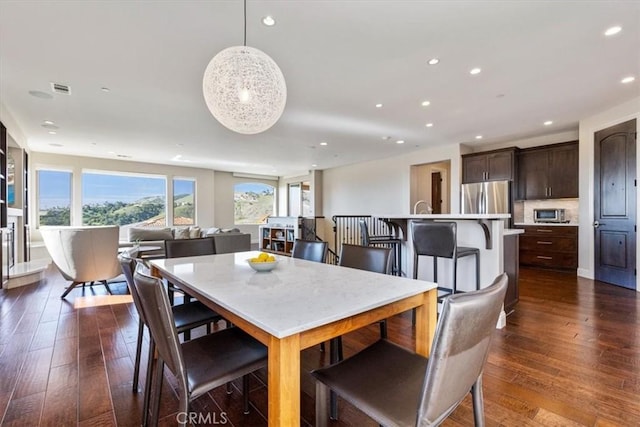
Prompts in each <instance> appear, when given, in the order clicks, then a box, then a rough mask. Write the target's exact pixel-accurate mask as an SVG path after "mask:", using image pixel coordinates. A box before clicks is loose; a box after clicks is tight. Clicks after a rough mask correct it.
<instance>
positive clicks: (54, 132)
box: [49, 130, 58, 135]
mask: <svg viewBox="0 0 640 427" xmlns="http://www.w3.org/2000/svg"><path fill="white" fill-rule="evenodd" d="M56 133H58V132H56V131H55V130H50V131H49V134H50V135H55V134H56Z"/></svg>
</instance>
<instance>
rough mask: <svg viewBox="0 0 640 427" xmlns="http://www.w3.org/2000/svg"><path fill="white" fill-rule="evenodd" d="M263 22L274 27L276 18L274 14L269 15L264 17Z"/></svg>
mask: <svg viewBox="0 0 640 427" xmlns="http://www.w3.org/2000/svg"><path fill="white" fill-rule="evenodd" d="M262 23H263V24H264V25H266V26H267V27H273V26H274V25H276V20H275V19H273V16H270V15H267V16H265V17H264V18H262Z"/></svg>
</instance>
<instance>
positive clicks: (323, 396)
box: [316, 381, 329, 427]
mask: <svg viewBox="0 0 640 427" xmlns="http://www.w3.org/2000/svg"><path fill="white" fill-rule="evenodd" d="M328 391H329V388H328V387H327V386H326V385H324V384H322V383H321V382H320V381H316V427H325V426H326V425H328V424H329V419H328V417H327V394H328Z"/></svg>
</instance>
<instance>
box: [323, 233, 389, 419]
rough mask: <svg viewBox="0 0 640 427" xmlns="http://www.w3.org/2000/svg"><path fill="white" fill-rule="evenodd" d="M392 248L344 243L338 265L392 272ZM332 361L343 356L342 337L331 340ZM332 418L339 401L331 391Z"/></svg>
mask: <svg viewBox="0 0 640 427" xmlns="http://www.w3.org/2000/svg"><path fill="white" fill-rule="evenodd" d="M391 255H392V252H391V248H388V247H376V246H360V245H351V244H348V243H343V244H342V248H341V249H340V258H339V260H338V265H340V266H342V267H349V268H357V269H358V270H366V271H371V272H373V273H381V274H390V273H391ZM378 324H379V325H380V338H387V321H386V320H381V321H380V322H378ZM330 344H331V345H330V350H329V351H330V355H329V361H330V363H336V362H338V361H340V360H342V358H343V352H342V337H336V338H333V339H332V340H331V342H330ZM331 418H333V419H337V418H338V403H337V399H336V396H335V394H334V393H331Z"/></svg>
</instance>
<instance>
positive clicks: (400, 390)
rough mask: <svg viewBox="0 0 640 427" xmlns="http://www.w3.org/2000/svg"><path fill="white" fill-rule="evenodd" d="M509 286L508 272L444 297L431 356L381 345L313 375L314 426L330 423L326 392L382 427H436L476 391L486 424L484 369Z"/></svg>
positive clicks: (478, 421) (479, 419)
mask: <svg viewBox="0 0 640 427" xmlns="http://www.w3.org/2000/svg"><path fill="white" fill-rule="evenodd" d="M507 281H508V279H507V275H506V274H505V273H503V274H501V275H500V276H498V277H497V278H496V279H495V280H494V282H493V283H492V284H491V285H490V286H489V287H487V288H485V289H481V290H479V291H471V292H467V293H463V294H454V295H451V296H449V297H447V298H445V299H444V302H443V306H442V312H441V313H440V318H439V320H438V324H437V326H436V332H435V337H434V340H433V344H432V348H431V354H430V355H429V358H426V357H423V356H421V355H418V354H416V353H414V352H412V351H409V350H407V349H405V348H403V347H400V346H398V345H396V344H393V343H391V342H389V341H387V340H385V339H381V340H378V341H377V342H376V343H374V344H373V345H371V346H369V347H366V348H365V349H364V350H362V351H360V352H359V353H357V354H356V355H354V356H352V357H350V358H348V359H345V360H343V361H341V362H339V363H337V364H334V365H331V366H328V367H325V368H320V369H317V370H315V371H313V372H312V373H311V375H312V376H313V377H314V378H315V379H316V426H324V425H326V424H327V407H326V406H327V394H328V391H329V390H332V391H335V392H336V393H338V394H339V395H340V396H341V397H342V398H344V399H345V400H347V401H348V402H350V403H352V404H353V405H354V406H356V407H358V408H359V409H360V410H362V411H363V412H364V413H366V414H367V415H368V416H370V417H371V418H373V419H374V420H375V421H376V422H378V423H379V424H381V425H385V426H437V425H439V424H440V423H441V422H442V421H444V419H445V418H447V417H448V416H449V415H450V414H451V413H452V412H453V411H454V410H455V408H456V407H457V406H458V405H459V404H460V402H462V400H463V399H464V398H465V397H466V396H467V394H468V393H469V392H471V395H472V397H473V414H474V420H475V425H476V426H482V425H484V408H483V398H482V371H483V369H484V365H485V363H486V360H487V356H488V353H489V346H490V343H491V337H492V335H493V333H494V331H495V328H496V324H497V321H498V317H499V315H500V311H501V308H502V302H503V300H504V295H505V293H506V290H507ZM469 319H473V321H469Z"/></svg>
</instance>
